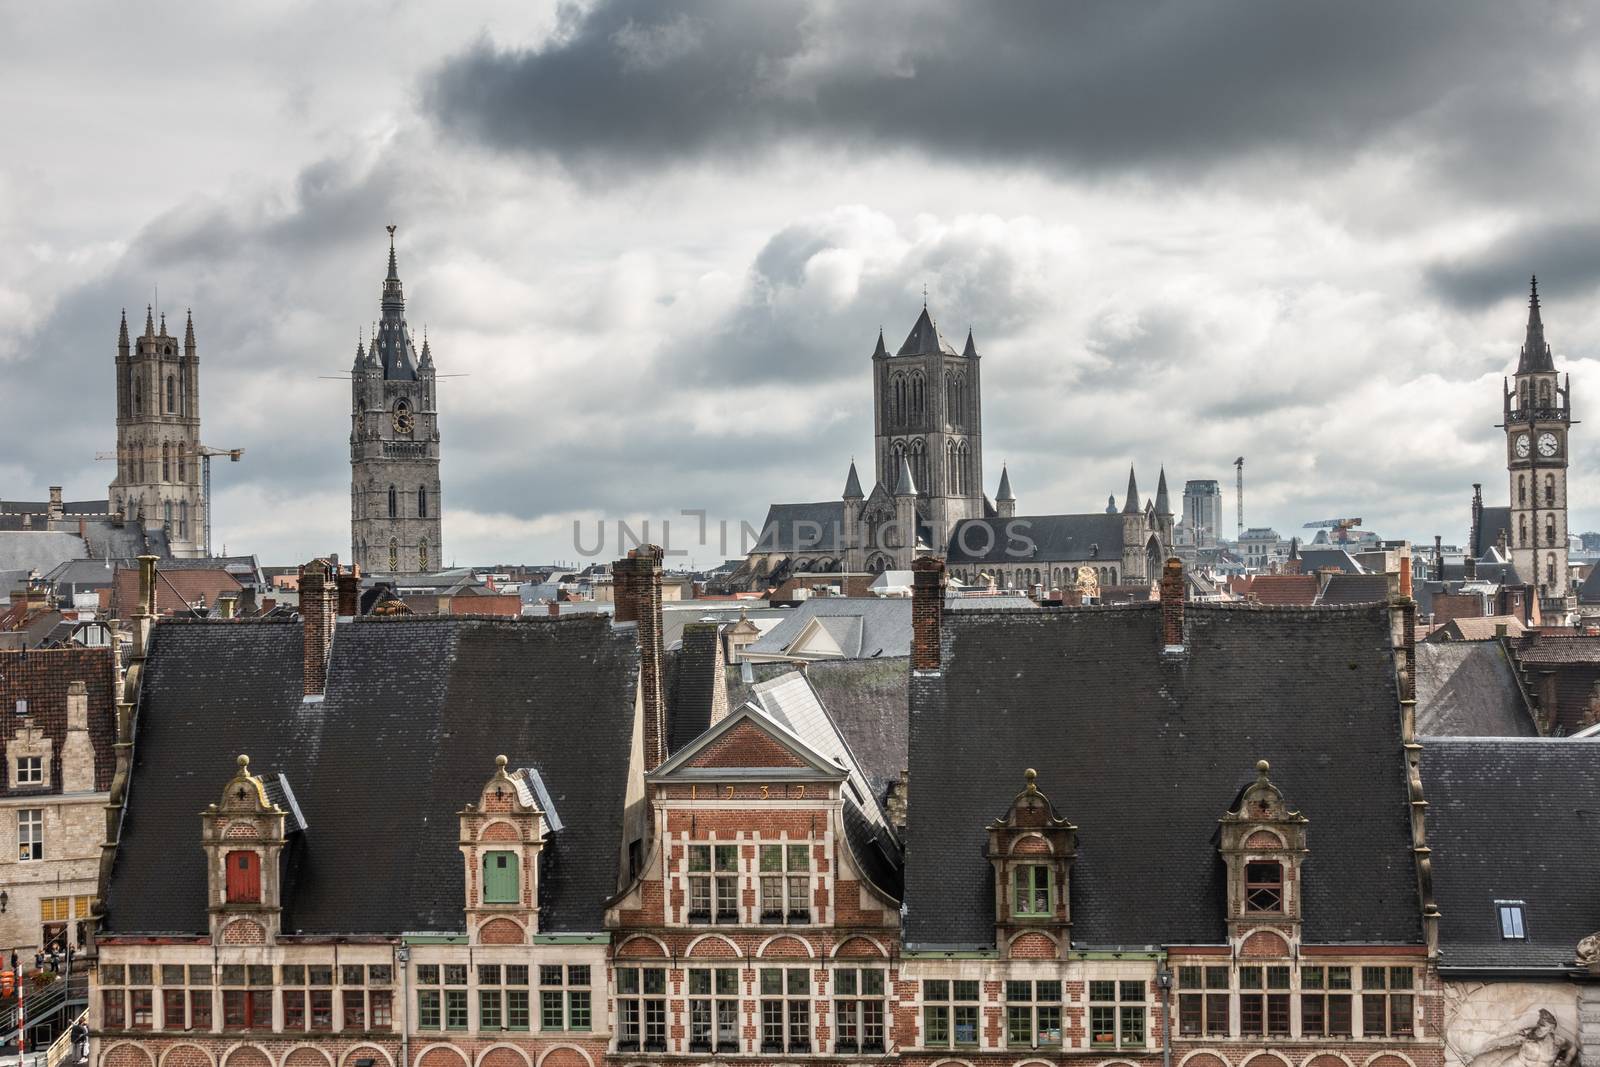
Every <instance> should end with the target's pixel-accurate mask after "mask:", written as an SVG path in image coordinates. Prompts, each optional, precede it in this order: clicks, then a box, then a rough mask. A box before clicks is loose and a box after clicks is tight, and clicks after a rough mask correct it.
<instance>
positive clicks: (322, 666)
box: [300, 559, 334, 698]
mask: <svg viewBox="0 0 1600 1067" xmlns="http://www.w3.org/2000/svg"><path fill="white" fill-rule="evenodd" d="M333 612H334V577H333V567H332V566H331V565H330V564H329V563H328V561H327V560H325V559H314V560H312V561H311V562H310V563H305V564H302V565H301V567H300V621H301V623H302V625H303V626H304V627H305V661H304V662H305V668H304V676H305V687H304V690H303V692H304V693H305V695H306V696H308V697H319V698H320V697H321V696H322V695H323V693H324V692H325V691H326V690H327V687H328V653H329V652H330V651H331V650H332V648H333V622H334V614H333Z"/></svg>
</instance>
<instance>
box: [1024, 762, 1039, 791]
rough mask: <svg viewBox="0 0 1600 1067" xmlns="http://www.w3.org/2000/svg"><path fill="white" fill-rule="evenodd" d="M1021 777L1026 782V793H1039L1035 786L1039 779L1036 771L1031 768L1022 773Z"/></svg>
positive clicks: (1037, 787)
mask: <svg viewBox="0 0 1600 1067" xmlns="http://www.w3.org/2000/svg"><path fill="white" fill-rule="evenodd" d="M1022 777H1023V778H1024V779H1026V780H1027V783H1028V790H1027V791H1028V792H1030V793H1037V792H1038V791H1039V786H1038V785H1037V784H1036V783H1037V782H1038V779H1039V772H1038V771H1036V770H1034V769H1033V768H1032V767H1029V768H1028V769H1027V770H1025V771H1023V772H1022Z"/></svg>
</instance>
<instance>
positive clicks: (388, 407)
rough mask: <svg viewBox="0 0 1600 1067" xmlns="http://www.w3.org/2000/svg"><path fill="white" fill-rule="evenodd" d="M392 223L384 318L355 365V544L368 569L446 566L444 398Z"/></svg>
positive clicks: (359, 349) (414, 570) (418, 570)
mask: <svg viewBox="0 0 1600 1067" xmlns="http://www.w3.org/2000/svg"><path fill="white" fill-rule="evenodd" d="M394 230H395V228H394V227H393V226H390V227H389V275H388V277H387V278H385V279H384V282H383V301H382V311H383V317H382V318H381V319H379V320H378V323H377V325H375V326H374V327H373V331H372V343H371V345H370V346H369V347H364V346H363V345H362V344H361V343H360V342H359V341H358V342H357V343H356V361H355V365H354V366H353V367H351V368H350V396H351V403H350V548H351V556H352V558H353V559H354V560H355V561H356V565H357V566H359V567H360V568H361V570H362V571H363V572H365V573H368V574H426V573H428V572H430V571H437V570H440V569H442V568H443V567H444V550H443V547H442V545H441V544H440V536H441V535H440V527H441V524H440V512H441V511H442V510H443V508H442V501H441V499H440V493H439V405H438V393H437V390H436V387H435V375H434V369H433V352H432V350H431V349H430V348H429V347H428V339H427V336H426V335H424V336H423V339H422V354H421V355H420V356H418V354H417V350H416V346H415V345H414V344H413V343H412V340H411V327H410V326H408V325H407V324H406V299H405V294H404V293H403V292H402V291H401V288H400V271H399V268H398V266H397V265H396V263H395V254H394Z"/></svg>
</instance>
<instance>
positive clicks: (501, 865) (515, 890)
mask: <svg viewBox="0 0 1600 1067" xmlns="http://www.w3.org/2000/svg"><path fill="white" fill-rule="evenodd" d="M520 889H521V883H520V881H519V880H518V878H517V854H516V853H515V852H485V853H484V854H483V902H484V903H485V904H516V903H518V902H519V901H521V899H522V894H521V892H520Z"/></svg>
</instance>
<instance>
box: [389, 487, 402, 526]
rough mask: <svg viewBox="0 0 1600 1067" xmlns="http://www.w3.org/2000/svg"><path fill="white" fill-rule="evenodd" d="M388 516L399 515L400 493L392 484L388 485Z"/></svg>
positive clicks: (394, 517) (393, 517) (397, 516)
mask: <svg viewBox="0 0 1600 1067" xmlns="http://www.w3.org/2000/svg"><path fill="white" fill-rule="evenodd" d="M389 517H390V518H391V519H397V518H399V517H400V494H399V493H398V492H396V490H395V487H394V486H392V485H391V486H390V487H389Z"/></svg>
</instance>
